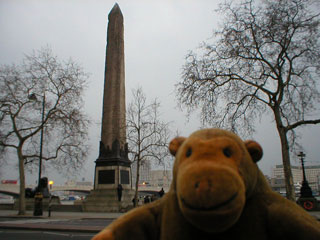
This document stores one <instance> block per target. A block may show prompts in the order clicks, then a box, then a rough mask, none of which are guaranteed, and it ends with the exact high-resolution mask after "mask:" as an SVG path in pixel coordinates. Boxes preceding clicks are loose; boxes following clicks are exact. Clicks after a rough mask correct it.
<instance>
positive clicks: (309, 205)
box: [297, 152, 318, 211]
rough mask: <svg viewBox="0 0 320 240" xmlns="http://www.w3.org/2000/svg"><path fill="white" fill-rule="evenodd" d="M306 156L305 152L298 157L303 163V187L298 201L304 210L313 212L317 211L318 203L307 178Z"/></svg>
mask: <svg viewBox="0 0 320 240" xmlns="http://www.w3.org/2000/svg"><path fill="white" fill-rule="evenodd" d="M305 156H306V154H304V153H303V152H300V153H299V154H298V157H299V158H300V161H301V167H302V177H303V180H302V186H301V188H300V197H299V199H298V201H297V202H298V204H300V205H301V206H302V207H303V208H304V209H306V210H308V211H312V210H315V209H317V205H318V201H317V199H316V198H315V197H314V196H313V195H312V190H311V188H310V186H309V183H308V181H307V178H306V172H305V169H304V158H305Z"/></svg>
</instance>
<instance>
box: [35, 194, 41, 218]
mask: <svg viewBox="0 0 320 240" xmlns="http://www.w3.org/2000/svg"><path fill="white" fill-rule="evenodd" d="M42 199H43V195H42V193H41V192H37V193H36V194H35V196H34V210H33V216H42V214H43V213H42Z"/></svg>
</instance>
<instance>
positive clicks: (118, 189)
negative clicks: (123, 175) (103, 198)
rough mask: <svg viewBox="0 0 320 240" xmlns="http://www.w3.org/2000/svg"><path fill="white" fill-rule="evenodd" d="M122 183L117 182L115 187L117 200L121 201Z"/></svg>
mask: <svg viewBox="0 0 320 240" xmlns="http://www.w3.org/2000/svg"><path fill="white" fill-rule="evenodd" d="M122 190H123V188H122V185H121V184H119V185H118V187H117V191H118V201H119V202H121V197H122Z"/></svg>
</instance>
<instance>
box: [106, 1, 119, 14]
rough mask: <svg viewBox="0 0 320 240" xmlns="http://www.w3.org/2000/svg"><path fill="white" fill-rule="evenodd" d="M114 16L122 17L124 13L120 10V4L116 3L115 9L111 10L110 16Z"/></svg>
mask: <svg viewBox="0 0 320 240" xmlns="http://www.w3.org/2000/svg"><path fill="white" fill-rule="evenodd" d="M113 14H120V15H122V12H121V10H120V7H119V4H118V3H115V4H114V6H113V8H112V9H111V11H110V13H109V15H113Z"/></svg>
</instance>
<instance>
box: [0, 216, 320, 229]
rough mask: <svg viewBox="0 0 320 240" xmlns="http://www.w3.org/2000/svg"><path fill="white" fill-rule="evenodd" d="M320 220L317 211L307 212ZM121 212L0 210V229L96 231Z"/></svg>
mask: <svg viewBox="0 0 320 240" xmlns="http://www.w3.org/2000/svg"><path fill="white" fill-rule="evenodd" d="M309 213H310V214H311V215H312V216H314V217H315V218H317V219H318V221H320V211H319V212H309ZM122 214H123V213H90V212H52V213H51V216H50V217H48V212H46V211H44V212H43V216H41V217H35V216H33V213H32V212H31V211H29V212H27V214H26V215H25V216H18V215H17V211H16V210H0V229H19V230H42V231H62V232H87V233H98V232H100V231H101V230H102V229H103V228H105V227H106V226H107V225H109V224H110V223H111V222H112V221H114V220H115V219H117V218H118V217H120V216H121V215H122Z"/></svg>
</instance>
